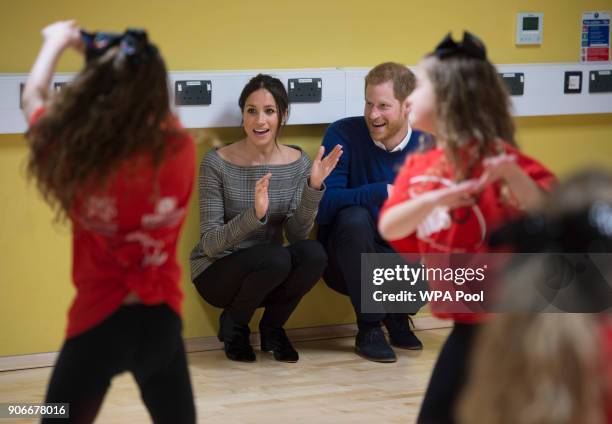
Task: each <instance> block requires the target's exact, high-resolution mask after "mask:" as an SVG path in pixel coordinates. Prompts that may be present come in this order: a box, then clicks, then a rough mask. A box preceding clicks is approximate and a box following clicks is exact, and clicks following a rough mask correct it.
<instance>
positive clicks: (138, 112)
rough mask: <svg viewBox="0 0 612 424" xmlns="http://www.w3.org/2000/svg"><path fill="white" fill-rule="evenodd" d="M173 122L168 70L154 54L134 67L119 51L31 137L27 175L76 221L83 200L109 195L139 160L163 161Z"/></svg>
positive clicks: (60, 101)
mask: <svg viewBox="0 0 612 424" xmlns="http://www.w3.org/2000/svg"><path fill="white" fill-rule="evenodd" d="M169 117H170V105H169V93H168V84H167V72H166V66H165V64H164V61H163V59H162V57H161V56H160V55H159V54H157V53H154V54H150V55H149V56H148V57H146V60H143V61H139V62H136V63H134V61H131V60H130V58H129V57H127V56H126V55H125V54H123V52H122V51H121V50H120V49H119V48H118V47H115V48H112V49H109V50H108V51H107V52H106V53H105V54H104V55H103V56H101V57H100V58H98V59H96V60H93V61H91V62H88V63H87V65H86V66H85V68H84V69H83V70H82V71H81V72H80V73H79V74H78V75H77V76H76V78H75V79H74V81H73V82H72V83H70V84H69V85H67V86H66V87H65V88H64V89H62V90H61V92H59V93H57V94H56V95H55V96H53V97H52V99H51V101H50V103H49V105H48V106H47V110H46V112H45V113H44V114H43V115H42V117H41V118H40V119H39V120H37V121H36V122H35V123H34V124H33V125H32V126H31V127H30V129H29V130H28V132H27V133H26V138H27V140H28V141H29V144H30V146H31V153H30V156H29V158H28V164H27V172H28V176H29V177H30V178H34V179H35V180H36V185H37V187H38V189H39V190H40V192H41V193H42V195H43V198H44V199H45V200H46V201H47V202H48V203H49V204H50V205H51V207H52V208H53V209H54V210H55V212H56V218H65V217H66V216H68V215H69V213H70V209H71V207H72V205H73V202H74V200H75V197H76V196H77V195H78V194H79V193H81V192H82V193H88V192H92V191H93V192H95V191H96V190H99V189H103V188H104V187H105V186H106V183H107V182H108V180H109V177H110V176H112V174H113V173H114V171H116V170H117V168H118V166H119V165H120V164H121V163H122V162H123V161H124V160H126V159H128V158H130V157H133V156H134V155H138V154H140V155H143V157H150V158H151V160H152V163H153V166H154V167H155V169H157V168H158V166H159V164H160V163H161V161H162V160H163V157H164V154H165V149H166V143H165V138H166V137H167V136H168V135H172V134H174V133H175V132H176V129H175V128H174V126H172V125H168V123H169V121H168V119H169Z"/></svg>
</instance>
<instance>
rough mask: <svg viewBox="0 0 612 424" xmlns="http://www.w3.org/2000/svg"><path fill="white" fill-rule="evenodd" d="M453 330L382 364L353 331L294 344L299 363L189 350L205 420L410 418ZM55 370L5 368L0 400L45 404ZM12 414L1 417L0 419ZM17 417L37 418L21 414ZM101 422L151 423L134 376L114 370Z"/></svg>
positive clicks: (431, 333)
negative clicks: (362, 349) (357, 349)
mask: <svg viewBox="0 0 612 424" xmlns="http://www.w3.org/2000/svg"><path fill="white" fill-rule="evenodd" d="M449 331H450V329H448V328H441V329H432V330H420V331H418V330H417V335H418V336H419V338H420V339H421V340H422V341H423V344H424V345H425V349H424V350H423V351H419V352H411V351H405V350H401V349H396V353H397V355H398V361H397V362H396V363H393V364H378V363H373V362H369V361H366V360H363V359H361V358H359V357H358V356H356V355H355V354H354V353H353V344H354V338H353V337H342V338H335V339H331V340H317V341H304V342H296V343H295V347H296V349H297V350H298V351H299V352H300V361H299V362H298V363H297V364H282V363H279V362H276V361H275V360H274V359H273V358H272V356H271V354H265V353H262V352H260V351H258V350H257V362H256V363H254V364H242V363H236V362H231V361H228V360H227V359H226V358H225V355H224V353H223V351H220V350H212V351H207V352H195V353H190V354H189V355H188V359H189V364H190V370H191V378H192V383H193V387H194V394H195V398H196V407H197V413H198V421H199V422H202V423H223V424H230V423H270V424H280V423H309V424H311V423H351V424H357V423H372V422H376V423H412V422H414V421H415V417H416V414H417V413H418V409H419V405H420V403H421V400H422V397H423V393H424V390H425V387H426V385H427V382H428V379H429V375H430V372H431V369H432V367H433V364H434V361H435V359H436V357H437V354H438V351H439V349H440V347H441V345H442V343H443V341H444V339H445V338H446V336H447V335H448V333H449ZM51 370H52V369H51V368H37V369H30V370H21V371H5V372H1V373H0V403H4V402H21V403H40V402H41V401H42V399H43V396H44V392H45V388H46V384H47V381H48V379H49V375H50V373H51ZM4 422H8V420H3V419H0V423H4ZM16 422H18V423H26V422H36V421H35V420H29V421H28V420H23V419H21V420H18V421H16ZM97 422H100V423H137V422H145V423H146V422H150V418H149V416H148V413H147V411H146V409H145V408H144V406H143V404H142V402H141V400H140V397H139V393H138V389H137V387H136V385H135V383H134V381H133V379H132V377H131V375H129V374H123V375H120V376H117V377H116V378H115V379H114V380H113V383H112V387H111V389H110V391H109V392H108V394H107V396H106V399H105V402H104V405H103V406H102V410H101V412H100V414H99V416H98V420H97Z"/></svg>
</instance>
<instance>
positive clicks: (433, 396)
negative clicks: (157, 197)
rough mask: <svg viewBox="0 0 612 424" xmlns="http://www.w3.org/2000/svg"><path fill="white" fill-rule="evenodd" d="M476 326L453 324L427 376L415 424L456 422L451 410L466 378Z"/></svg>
mask: <svg viewBox="0 0 612 424" xmlns="http://www.w3.org/2000/svg"><path fill="white" fill-rule="evenodd" d="M479 329H480V325H479V324H459V323H455V325H454V327H453V330H452V331H451V333H450V335H449V336H448V339H446V342H444V346H442V351H441V352H440V356H438V360H437V361H436V365H435V367H434V370H433V372H432V374H431V378H430V379H429V386H428V387H427V391H426V392H425V398H424V399H423V404H422V405H421V411H420V413H419V418H418V420H417V422H418V423H419V424H452V423H455V422H457V421H456V420H455V417H454V409H455V407H456V406H457V400H458V399H459V395H460V394H461V391H462V390H463V388H464V386H465V382H466V379H467V377H468V366H469V360H470V355H471V353H472V348H473V346H474V342H475V339H476V336H477V334H478V331H479Z"/></svg>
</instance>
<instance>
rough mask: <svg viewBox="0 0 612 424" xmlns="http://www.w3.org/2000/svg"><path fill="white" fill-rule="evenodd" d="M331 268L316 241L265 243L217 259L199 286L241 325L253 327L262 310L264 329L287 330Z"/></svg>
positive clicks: (207, 296)
mask: <svg viewBox="0 0 612 424" xmlns="http://www.w3.org/2000/svg"><path fill="white" fill-rule="evenodd" d="M326 265H327V255H326V254H325V250H324V249H323V246H321V244H320V243H319V242H317V241H314V240H300V241H298V242H296V243H293V244H291V245H289V246H281V245H279V244H272V243H270V244H261V245H257V246H253V247H250V248H247V249H243V250H239V251H237V252H235V253H232V254H230V255H227V256H224V257H222V258H220V259H217V260H216V261H215V262H214V263H213V264H212V265H211V266H209V267H208V268H206V269H205V270H204V271H203V272H202V273H201V274H200V275H198V276H197V277H196V278H195V280H194V284H195V285H196V288H197V289H198V292H199V293H200V295H201V296H202V297H203V298H204V300H206V301H207V302H208V303H210V304H211V305H213V306H216V307H218V308H224V309H225V310H226V311H227V312H228V313H229V314H230V315H231V316H232V318H233V319H234V320H235V321H236V322H237V323H239V324H248V323H249V321H250V320H251V318H252V317H253V314H254V313H255V310H256V309H257V308H258V307H261V306H263V307H265V311H264V314H263V317H262V319H261V323H260V326H266V327H282V326H283V325H285V323H286V322H287V320H288V319H289V317H290V316H291V313H292V312H293V311H294V310H295V308H296V307H297V305H298V303H299V302H300V300H301V299H302V297H303V296H304V295H305V294H306V293H308V291H310V289H311V288H312V287H313V286H314V285H315V284H316V283H317V281H318V280H319V279H320V278H321V275H322V274H323V270H324V269H325V266H326Z"/></svg>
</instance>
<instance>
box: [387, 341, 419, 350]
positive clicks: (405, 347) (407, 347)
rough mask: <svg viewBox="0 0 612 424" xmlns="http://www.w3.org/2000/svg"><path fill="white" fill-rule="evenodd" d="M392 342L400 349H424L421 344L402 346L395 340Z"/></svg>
mask: <svg viewBox="0 0 612 424" xmlns="http://www.w3.org/2000/svg"><path fill="white" fill-rule="evenodd" d="M390 344H391V346H393V347H396V348H398V349H403V350H423V345H421V346H402V345H398V344H395V343H393V342H391V343H390Z"/></svg>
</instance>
